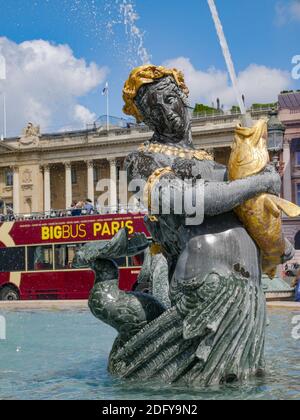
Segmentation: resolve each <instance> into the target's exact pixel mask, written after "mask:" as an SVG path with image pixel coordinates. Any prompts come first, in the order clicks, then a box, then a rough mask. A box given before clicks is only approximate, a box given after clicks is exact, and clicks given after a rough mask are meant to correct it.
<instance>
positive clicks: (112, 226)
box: [0, 214, 149, 300]
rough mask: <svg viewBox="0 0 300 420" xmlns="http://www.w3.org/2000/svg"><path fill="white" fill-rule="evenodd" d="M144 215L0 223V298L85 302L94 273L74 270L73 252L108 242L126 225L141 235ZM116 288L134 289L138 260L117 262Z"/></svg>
mask: <svg viewBox="0 0 300 420" xmlns="http://www.w3.org/2000/svg"><path fill="white" fill-rule="evenodd" d="M143 221H144V215H142V214H124V215H108V214H107V215H91V216H73V217H61V218H49V219H44V220H43V219H42V220H17V221H5V222H3V223H0V300H19V299H21V300H37V299H87V298H88V296H89V293H90V291H91V289H92V287H93V285H94V272H93V271H92V270H90V269H88V268H79V269H74V268H73V261H74V258H75V257H76V252H77V251H78V250H79V249H80V247H81V246H83V245H84V244H86V243H88V242H91V241H109V240H110V239H112V238H113V237H114V235H115V234H116V233H117V232H118V231H119V230H120V229H121V228H124V227H127V228H128V232H129V235H132V234H134V233H136V232H143V233H145V234H146V236H149V234H148V232H147V230H146V227H145V225H144V222H143ZM116 262H117V263H118V265H119V267H120V289H122V290H125V291H130V290H133V289H134V286H135V284H136V281H137V277H138V274H139V272H140V270H141V265H142V257H139V256H138V257H133V258H123V259H120V260H118V261H116Z"/></svg>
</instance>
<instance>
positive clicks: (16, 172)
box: [13, 167, 20, 214]
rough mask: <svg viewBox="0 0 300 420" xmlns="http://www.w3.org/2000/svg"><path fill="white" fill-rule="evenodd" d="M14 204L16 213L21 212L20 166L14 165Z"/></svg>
mask: <svg viewBox="0 0 300 420" xmlns="http://www.w3.org/2000/svg"><path fill="white" fill-rule="evenodd" d="M13 171H14V174H13V179H14V180H13V206H14V214H19V213H20V174H19V168H18V167H13Z"/></svg>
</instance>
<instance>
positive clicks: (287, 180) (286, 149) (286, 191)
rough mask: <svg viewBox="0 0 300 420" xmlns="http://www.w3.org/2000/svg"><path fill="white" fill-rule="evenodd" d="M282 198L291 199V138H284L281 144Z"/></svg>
mask: <svg viewBox="0 0 300 420" xmlns="http://www.w3.org/2000/svg"><path fill="white" fill-rule="evenodd" d="M283 162H284V164H285V169H284V174H283V198H284V199H285V200H288V201H292V168H291V140H289V139H285V141H284V145H283Z"/></svg>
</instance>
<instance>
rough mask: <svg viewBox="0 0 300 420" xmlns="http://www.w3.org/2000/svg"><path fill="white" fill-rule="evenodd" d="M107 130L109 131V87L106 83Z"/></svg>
mask: <svg viewBox="0 0 300 420" xmlns="http://www.w3.org/2000/svg"><path fill="white" fill-rule="evenodd" d="M106 128H107V131H109V128H110V127H109V86H108V83H106Z"/></svg>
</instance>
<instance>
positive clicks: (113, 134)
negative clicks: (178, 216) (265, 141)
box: [0, 94, 300, 259]
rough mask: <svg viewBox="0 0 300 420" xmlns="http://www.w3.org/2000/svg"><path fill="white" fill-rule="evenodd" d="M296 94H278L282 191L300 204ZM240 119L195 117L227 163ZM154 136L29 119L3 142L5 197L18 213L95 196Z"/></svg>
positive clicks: (291, 229) (0, 177) (196, 133)
mask: <svg viewBox="0 0 300 420" xmlns="http://www.w3.org/2000/svg"><path fill="white" fill-rule="evenodd" d="M295 95H296V97H297V98H296V99H297V100H296V102H295V98H291V101H284V100H282V99H281V96H282V95H281V96H280V98H279V102H280V118H281V120H282V122H283V123H284V124H285V125H286V135H285V142H284V151H283V154H282V159H283V161H284V162H285V172H284V187H283V196H284V197H285V198H286V199H288V200H291V201H294V202H296V203H298V204H300V100H299V97H298V96H297V94H295ZM298 95H300V94H298ZM284 98H285V99H287V98H286V97H284ZM297 101H298V102H297ZM291 104H292V105H293V106H294V105H295V107H294V108H293V107H291ZM268 115H269V111H268V110H261V111H255V112H253V113H252V117H253V119H258V118H261V117H268ZM238 122H239V116H238V115H216V116H207V117H200V118H194V119H193V127H192V131H193V138H194V143H195V145H196V147H197V148H205V149H208V150H209V151H210V152H213V153H214V157H215V160H216V161H218V162H220V163H223V164H227V162H228V158H229V155H230V146H231V143H232V139H233V135H234V128H235V126H236V124H237V123H238ZM150 136H151V132H150V131H149V130H148V129H147V128H146V127H143V126H140V127H136V126H131V127H128V128H114V127H111V129H110V130H109V131H107V130H106V129H104V128H103V127H102V128H101V127H100V128H97V127H94V128H91V129H89V130H85V131H76V132H68V133H56V134H41V133H40V131H39V128H38V127H34V126H33V125H32V124H28V126H27V128H26V129H25V130H24V132H23V134H22V135H21V136H20V137H19V138H10V139H6V140H3V141H2V142H0V151H1V161H0V197H1V198H2V199H3V200H4V201H5V203H6V204H7V205H8V206H11V207H13V209H14V213H15V214H31V213H37V212H50V210H51V209H55V210H64V209H67V208H69V207H70V206H71V204H72V201H74V200H76V201H78V200H82V199H86V198H90V199H91V200H92V201H95V200H96V198H97V196H98V195H99V193H97V191H96V186H97V183H98V181H99V180H101V179H108V178H110V179H111V180H112V181H113V182H112V185H117V182H116V181H117V180H118V177H119V171H120V170H122V169H123V165H124V159H125V157H126V156H127V155H128V154H129V153H130V152H132V151H134V150H136V149H137V148H138V147H139V145H140V144H141V143H143V142H145V141H146V140H147V139H149V138H150ZM118 196H119V191H118V188H117V187H115V189H114V190H113V192H112V194H111V199H110V202H109V203H107V204H108V205H109V206H111V207H112V208H114V207H117V205H118V203H119V199H118ZM284 224H285V229H286V232H287V235H288V237H289V238H290V239H291V240H292V241H294V240H295V238H296V239H297V233H298V232H299V231H300V219H299V220H293V221H288V220H285V221H284ZM299 249H300V234H299ZM299 257H300V253H299ZM299 259H300V258H299Z"/></svg>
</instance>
